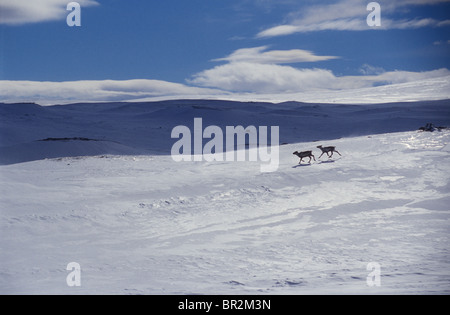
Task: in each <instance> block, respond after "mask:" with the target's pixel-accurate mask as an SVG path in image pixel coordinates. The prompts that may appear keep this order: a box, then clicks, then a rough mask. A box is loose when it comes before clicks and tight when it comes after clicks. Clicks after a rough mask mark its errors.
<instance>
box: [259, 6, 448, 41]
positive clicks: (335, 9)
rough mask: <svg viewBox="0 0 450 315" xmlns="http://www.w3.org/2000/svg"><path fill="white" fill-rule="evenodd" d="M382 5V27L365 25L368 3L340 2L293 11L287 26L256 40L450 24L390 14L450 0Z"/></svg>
mask: <svg viewBox="0 0 450 315" xmlns="http://www.w3.org/2000/svg"><path fill="white" fill-rule="evenodd" d="M377 2H379V3H380V6H381V26H380V27H376V28H373V27H369V26H368V25H367V22H366V18H367V15H368V14H369V13H370V12H369V11H367V4H368V3H369V2H368V1H365V0H340V1H338V2H337V3H334V4H329V5H313V6H310V7H306V8H303V9H302V10H301V11H298V12H292V13H290V14H289V16H288V17H287V18H286V20H287V23H283V24H281V25H277V26H273V27H270V28H268V29H266V30H263V31H261V32H259V33H258V34H257V37H260V38H262V37H275V36H284V35H290V34H295V33H306V32H314V31H323V30H339V31H363V30H369V29H382V30H386V29H408V28H420V27H443V26H448V25H450V20H436V19H432V18H421V19H419V18H409V19H396V18H393V17H392V16H391V15H393V14H395V13H398V11H399V8H405V7H407V6H412V5H432V4H438V3H443V2H450V0H430V1H428V0H397V1H392V0H390V1H389V0H379V1H377Z"/></svg>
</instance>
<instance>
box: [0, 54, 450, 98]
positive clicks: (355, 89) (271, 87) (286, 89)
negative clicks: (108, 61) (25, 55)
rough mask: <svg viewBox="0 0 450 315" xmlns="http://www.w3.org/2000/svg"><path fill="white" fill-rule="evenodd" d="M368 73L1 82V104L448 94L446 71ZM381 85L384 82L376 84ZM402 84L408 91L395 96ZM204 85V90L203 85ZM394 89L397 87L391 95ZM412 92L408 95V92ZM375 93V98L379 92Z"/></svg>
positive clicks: (282, 70)
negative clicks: (183, 80) (179, 80)
mask: <svg viewBox="0 0 450 315" xmlns="http://www.w3.org/2000/svg"><path fill="white" fill-rule="evenodd" d="M365 69H366V71H367V73H372V74H370V75H360V76H341V77H338V76H335V75H334V74H333V73H332V72H331V71H329V70H325V69H296V68H293V67H290V66H282V65H273V64H255V63H243V62H235V63H229V64H226V65H222V66H217V67H215V68H213V69H209V70H206V71H202V72H200V73H198V74H197V75H195V76H194V77H193V79H192V80H190V82H191V83H193V84H196V85H197V86H187V85H184V84H178V83H171V82H166V81H158V80H126V81H113V80H105V81H69V82H36V81H0V86H1V87H2V89H1V90H0V102H7V103H12V102H36V103H38V104H41V105H50V104H67V103H76V102H107V101H110V102H112V101H133V100H135V101H137V100H139V101H150V100H160V99H182V98H194V99H198V98H203V99H235V100H277V101H283V100H298V101H306V100H309V101H313V100H325V99H328V100H331V101H333V100H335V98H334V97H337V99H339V97H341V98H342V97H343V96H345V97H344V98H342V100H343V101H345V102H356V103H358V102H361V101H363V100H362V99H361V98H360V97H359V96H358V95H361V93H363V94H364V95H365V96H364V97H366V99H365V100H366V101H367V100H369V99H370V100H371V101H373V100H375V101H381V100H382V99H381V98H380V97H381V96H382V97H383V100H394V99H395V100H412V99H416V98H417V99H418V97H420V99H439V98H447V97H450V94H449V91H450V90H449V83H450V71H449V70H447V69H439V70H434V71H426V72H408V71H390V72H382V73H377V72H379V71H382V70H380V68H376V67H372V66H367V67H365ZM381 85H383V86H381ZM400 85H403V87H404V88H406V89H407V91H408V93H409V94H408V93H407V94H398V93H399V92H398V91H400V90H401V89H400V90H398V89H397V88H396V87H397V86H400ZM206 87H208V88H206ZM393 91H396V92H395V93H397V94H395V93H394V92H393ZM411 93H413V94H414V95H413V94H411ZM377 95H378V96H380V97H378V96H377Z"/></svg>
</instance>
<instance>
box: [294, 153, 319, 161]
mask: <svg viewBox="0 0 450 315" xmlns="http://www.w3.org/2000/svg"><path fill="white" fill-rule="evenodd" d="M292 154H295V155H296V156H298V157H299V158H300V162H298V164H301V163H302V160H303V158H305V157H309V161H308V163H311V157H312V158H313V159H314V161H315V160H316V158H315V157H314V155H313V154H312V151H303V152H298V151H295V152H294V153H292Z"/></svg>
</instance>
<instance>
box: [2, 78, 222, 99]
mask: <svg viewBox="0 0 450 315" xmlns="http://www.w3.org/2000/svg"><path fill="white" fill-rule="evenodd" d="M0 85H1V86H2V89H1V90H0V102H38V103H40V104H56V103H68V102H84V101H123V100H134V99H141V98H151V97H174V96H179V97H184V96H189V95H195V96H200V95H210V94H224V93H225V92H223V91H218V90H214V89H206V88H201V87H191V86H187V85H184V84H179V83H172V82H167V81H160V80H144V79H142V80H124V81H115V80H102V81H67V82H37V81H6V80H5V81H0Z"/></svg>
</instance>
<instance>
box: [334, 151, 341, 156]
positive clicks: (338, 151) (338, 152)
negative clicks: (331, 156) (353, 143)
mask: <svg viewBox="0 0 450 315" xmlns="http://www.w3.org/2000/svg"><path fill="white" fill-rule="evenodd" d="M334 152H336V153H337V154H339V155H340V156H342V155H341V154H340V153H339V151H337V150H334Z"/></svg>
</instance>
